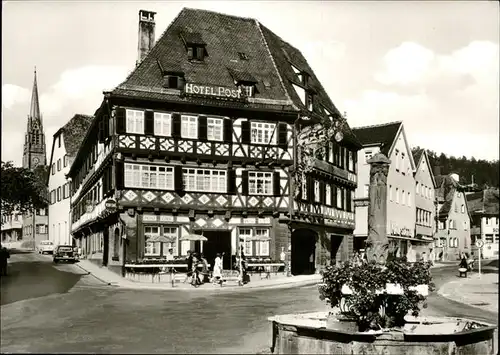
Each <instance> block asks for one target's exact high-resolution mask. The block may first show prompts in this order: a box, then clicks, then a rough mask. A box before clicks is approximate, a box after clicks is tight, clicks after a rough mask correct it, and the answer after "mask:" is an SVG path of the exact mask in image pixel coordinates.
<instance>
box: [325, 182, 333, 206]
mask: <svg viewBox="0 0 500 355" xmlns="http://www.w3.org/2000/svg"><path fill="white" fill-rule="evenodd" d="M325 203H326V204H327V205H328V206H331V205H332V187H331V186H330V184H326V185H325Z"/></svg>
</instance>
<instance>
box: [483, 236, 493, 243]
mask: <svg viewBox="0 0 500 355" xmlns="http://www.w3.org/2000/svg"><path fill="white" fill-rule="evenodd" d="M484 237H485V238H484V239H485V242H486V243H493V234H486V235H485V236H484Z"/></svg>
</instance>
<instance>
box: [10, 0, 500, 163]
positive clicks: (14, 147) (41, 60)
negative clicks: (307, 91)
mask: <svg viewBox="0 0 500 355" xmlns="http://www.w3.org/2000/svg"><path fill="white" fill-rule="evenodd" d="M183 7H190V8H200V9H207V10H213V11H217V12H222V13H227V14H231V15H236V16H244V17H252V18H255V19H257V20H259V21H260V22H261V23H262V24H263V25H265V26H266V27H268V28H269V29H271V30H272V31H273V32H275V33H276V34H277V35H279V36H280V37H282V38H283V39H284V40H285V41H287V42H288V43H290V44H292V45H293V46H295V47H296V48H298V49H299V50H300V51H301V52H302V53H303V54H304V56H305V57H306V59H307V61H308V62H309V65H310V66H311V68H312V69H313V70H314V71H315V73H316V75H317V77H318V78H319V80H320V81H321V83H322V85H323V87H325V89H326V91H327V93H328V95H329V96H330V98H331V99H332V101H333V102H334V103H335V105H336V106H337V108H338V109H339V110H340V111H341V112H346V113H347V120H348V122H349V125H350V126H351V127H359V126H366V125H374V124H381V123H385V122H393V121H403V123H404V127H405V132H406V136H407V139H408V141H409V144H410V146H412V147H414V146H420V147H424V148H427V149H430V150H433V151H435V152H437V153H438V154H439V153H441V152H443V153H445V154H447V155H448V156H450V155H453V156H456V157H462V156H466V157H468V158H470V157H475V158H476V159H486V160H497V159H498V158H499V96H500V93H499V62H500V61H499V32H500V29H499V13H500V12H499V5H498V2H497V1H473V2H467V1H442V2H438V1H425V2H410V1H404V2H382V1H353V2H341V1H303V2H302V1H275V2H265V1H249V2H243V1H241V2H230V1H220V2H215V1H182V2H180V1H179V2H176V1H160V2H145V1H141V2H133V1H129V2H112V1H86V2H85V1H80V2H78V1H72V2H63V1H51V2H49V1H12V2H9V1H3V2H2V10H3V11H2V151H1V153H2V160H3V161H9V160H12V161H13V162H14V163H15V164H16V165H20V164H21V161H22V149H23V142H24V133H25V131H26V121H27V115H28V114H29V109H30V100H31V91H32V85H33V70H34V67H35V66H36V69H37V80H38V88H39V95H40V108H41V111H42V116H43V124H44V127H45V134H46V141H47V159H50V150H51V147H52V136H53V134H54V133H55V132H56V131H57V130H58V129H59V128H60V127H61V126H63V125H64V124H65V123H66V122H67V121H68V120H70V119H71V117H73V115H74V114H76V113H81V114H93V113H94V112H95V111H96V109H97V108H98V107H99V105H100V103H101V101H102V99H103V95H102V92H103V91H105V90H110V89H112V88H114V87H115V86H117V85H118V84H120V83H121V82H122V81H124V80H125V78H126V76H127V75H128V74H129V73H130V72H131V70H133V68H134V66H135V61H136V59H137V40H138V38H137V33H138V12H139V10H140V9H145V10H151V11H155V12H157V14H156V16H155V20H156V39H158V38H160V36H161V34H162V33H163V32H164V30H165V29H166V28H167V26H168V25H169V24H170V22H171V21H172V20H173V19H174V17H175V16H177V14H178V13H179V12H180V10H181V9H182V8H183Z"/></svg>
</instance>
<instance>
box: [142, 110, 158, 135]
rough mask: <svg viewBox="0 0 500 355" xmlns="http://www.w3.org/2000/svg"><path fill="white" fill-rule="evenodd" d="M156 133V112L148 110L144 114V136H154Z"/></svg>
mask: <svg viewBox="0 0 500 355" xmlns="http://www.w3.org/2000/svg"><path fill="white" fill-rule="evenodd" d="M154 133H155V120H154V112H153V111H150V110H147V111H146V113H145V114H144V134H147V135H153V134H154Z"/></svg>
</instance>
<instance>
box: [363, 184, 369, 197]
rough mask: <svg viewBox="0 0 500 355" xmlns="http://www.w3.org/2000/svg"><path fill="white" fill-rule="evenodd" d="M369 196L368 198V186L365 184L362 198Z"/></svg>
mask: <svg viewBox="0 0 500 355" xmlns="http://www.w3.org/2000/svg"><path fill="white" fill-rule="evenodd" d="M369 196H370V184H365V186H364V190H363V197H369Z"/></svg>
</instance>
